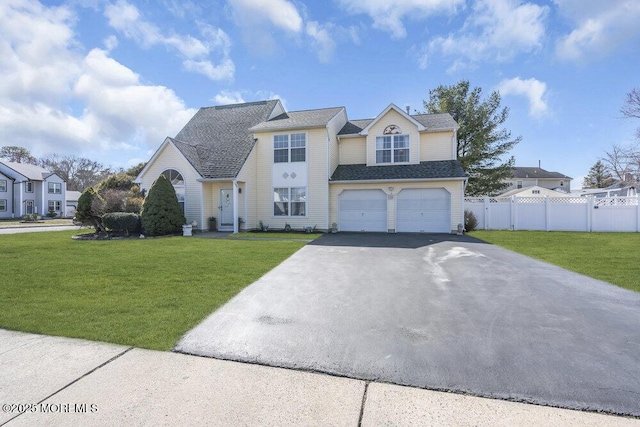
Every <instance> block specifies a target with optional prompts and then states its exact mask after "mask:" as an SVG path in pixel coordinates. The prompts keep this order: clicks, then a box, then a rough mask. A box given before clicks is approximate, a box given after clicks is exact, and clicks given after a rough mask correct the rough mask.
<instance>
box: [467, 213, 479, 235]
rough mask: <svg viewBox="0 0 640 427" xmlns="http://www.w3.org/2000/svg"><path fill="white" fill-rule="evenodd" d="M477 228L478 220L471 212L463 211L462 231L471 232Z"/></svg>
mask: <svg viewBox="0 0 640 427" xmlns="http://www.w3.org/2000/svg"><path fill="white" fill-rule="evenodd" d="M477 227H478V219H477V218H476V216H475V214H474V213H473V212H471V211H464V230H465V231H473V230H475V229H476V228H477Z"/></svg>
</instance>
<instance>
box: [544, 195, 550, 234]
mask: <svg viewBox="0 0 640 427" xmlns="http://www.w3.org/2000/svg"><path fill="white" fill-rule="evenodd" d="M550 211H551V207H550V206H549V196H546V195H545V196H544V226H545V229H546V230H547V231H551V218H549V215H550Z"/></svg>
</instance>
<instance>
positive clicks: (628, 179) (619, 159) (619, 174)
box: [602, 144, 640, 184]
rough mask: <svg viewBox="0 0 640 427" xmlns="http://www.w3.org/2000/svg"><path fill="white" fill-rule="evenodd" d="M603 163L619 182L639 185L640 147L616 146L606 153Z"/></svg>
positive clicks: (636, 145)
mask: <svg viewBox="0 0 640 427" xmlns="http://www.w3.org/2000/svg"><path fill="white" fill-rule="evenodd" d="M602 162H603V163H604V164H605V166H606V167H607V170H608V171H609V172H610V173H611V174H612V175H613V177H614V178H616V179H617V180H620V181H623V182H625V183H627V184H635V183H638V179H639V178H640V146H639V145H638V144H635V145H630V146H621V145H614V146H613V147H611V149H610V150H609V151H606V152H605V156H604V157H603V158H602Z"/></svg>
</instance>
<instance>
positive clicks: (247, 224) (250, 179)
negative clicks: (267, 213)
mask: <svg viewBox="0 0 640 427" xmlns="http://www.w3.org/2000/svg"><path fill="white" fill-rule="evenodd" d="M257 157H258V155H257V149H256V147H254V148H253V150H251V153H249V157H247V160H246V162H245V163H244V165H243V166H242V169H241V170H240V173H239V174H238V181H239V184H238V187H239V188H241V189H242V193H240V194H238V198H239V200H238V210H239V212H238V216H241V217H242V219H244V224H240V228H242V229H244V228H248V229H252V228H257V226H258V217H257V214H258V213H257V209H256V207H257V196H258V194H257V189H258V187H257V183H258V180H257V174H258V171H257Z"/></svg>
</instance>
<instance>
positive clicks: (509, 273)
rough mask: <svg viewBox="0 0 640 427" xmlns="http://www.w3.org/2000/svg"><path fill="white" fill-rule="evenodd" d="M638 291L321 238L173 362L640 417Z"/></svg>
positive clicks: (544, 268)
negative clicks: (212, 362)
mask: <svg viewBox="0 0 640 427" xmlns="http://www.w3.org/2000/svg"><path fill="white" fill-rule="evenodd" d="M639 325H640V294H637V293H634V292H631V291H628V290H625V289H621V288H618V287H615V286H613V285H609V284H607V283H604V282H600V281H597V280H594V279H590V278H588V277H585V276H581V275H579V274H576V273H572V272H569V271H566V270H563V269H561V268H558V267H555V266H552V265H550V264H546V263H543V262H540V261H537V260H534V259H532V258H528V257H526V256H523V255H520V254H516V253H514V252H511V251H508V250H505V249H502V248H500V247H497V246H493V245H490V244H486V243H484V242H481V241H479V240H476V239H473V238H470V237H467V236H450V235H405V234H402V235H388V234H355V233H354V234H351V233H347V234H342V233H340V234H336V235H327V236H323V237H321V238H319V239H318V240H316V241H315V242H313V243H312V244H309V245H307V246H305V247H304V248H302V249H301V250H300V251H298V252H297V253H295V254H294V255H293V256H291V257H290V258H289V259H287V260H285V261H284V262H283V263H282V264H280V265H279V266H278V267H276V268H275V269H273V270H272V271H270V272H269V273H267V274H266V275H264V276H263V277H262V278H260V279H259V280H258V281H257V282H255V283H253V284H252V285H250V286H249V287H247V288H245V289H244V290H243V291H242V292H241V293H240V294H238V295H237V296H236V297H235V298H233V299H232V300H231V301H229V302H228V303H227V304H226V305H225V306H223V307H222V308H220V309H219V310H218V311H216V312H215V313H213V314H212V315H210V316H209V317H208V318H207V319H205V320H204V321H203V322H202V323H201V324H199V325H198V326H197V327H195V328H194V329H193V330H191V331H189V332H188V333H187V334H186V335H185V336H184V337H183V338H182V339H181V340H180V342H179V343H178V344H177V345H176V347H175V351H179V352H184V353H189V354H196V355H201V356H209V357H215V358H220V359H229V360H237V361H244V362H251V363H260V364H265V365H271V366H281V367H287V368H294V369H303V370H310V371H319V372H326V373H330V374H335V375H340V376H346V377H350V378H358V379H363V380H374V381H383V382H390V383H395V384H402V385H410V386H415V387H421V388H428V389H434V390H450V391H457V392H464V393H470V394H474V395H480V396H487V397H496V398H502V399H509V400H517V401H525V402H531V403H539V404H544V405H550V406H559V407H565V408H572V409H583V410H594V411H604V412H609V413H614V414H627V415H635V416H640V404H638V402H640V329H639Z"/></svg>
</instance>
